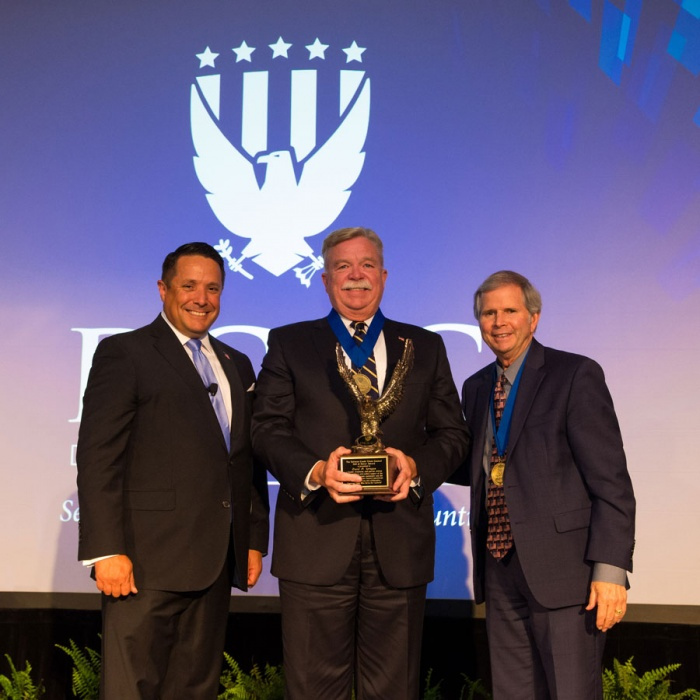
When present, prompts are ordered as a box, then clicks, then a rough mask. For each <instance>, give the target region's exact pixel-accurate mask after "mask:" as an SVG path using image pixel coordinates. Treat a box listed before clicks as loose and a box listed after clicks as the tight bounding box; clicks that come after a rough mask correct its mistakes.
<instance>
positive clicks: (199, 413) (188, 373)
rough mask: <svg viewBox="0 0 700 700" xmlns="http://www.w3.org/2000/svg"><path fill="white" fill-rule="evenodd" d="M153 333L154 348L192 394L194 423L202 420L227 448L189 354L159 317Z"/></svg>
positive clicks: (204, 388) (155, 322) (207, 395)
mask: <svg viewBox="0 0 700 700" xmlns="http://www.w3.org/2000/svg"><path fill="white" fill-rule="evenodd" d="M151 329H152V332H153V339H154V347H155V349H156V351H157V352H158V353H160V355H161V356H162V357H163V359H164V360H165V361H166V362H167V363H168V364H170V365H171V366H172V367H173V369H174V370H175V371H176V372H177V374H178V375H179V376H180V378H181V379H182V381H183V382H184V383H185V384H186V385H187V386H188V388H189V389H190V390H191V392H192V412H191V413H192V420H193V422H195V421H198V420H202V421H204V423H205V424H206V429H208V430H214V431H215V433H216V434H217V435H219V436H220V437H221V444H222V445H223V446H225V444H226V443H225V442H224V436H223V435H222V433H221V427H220V426H219V421H218V420H217V418H216V412H215V411H214V407H213V406H212V405H211V399H210V398H209V394H208V393H207V390H206V387H205V386H204V384H203V382H202V378H201V377H200V376H199V372H197V369H196V368H195V366H194V363H193V362H192V360H191V359H190V357H189V355H188V354H187V350H185V348H184V347H182V344H181V343H180V341H179V340H178V338H177V336H176V335H175V334H174V333H173V331H172V330H171V328H170V326H168V324H167V323H166V322H165V321H164V320H163V318H162V317H161V316H158V318H156V320H155V321H154V322H153V323H152V324H151Z"/></svg>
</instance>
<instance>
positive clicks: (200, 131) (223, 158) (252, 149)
mask: <svg viewBox="0 0 700 700" xmlns="http://www.w3.org/2000/svg"><path fill="white" fill-rule="evenodd" d="M279 41H281V38H280V40H279ZM279 41H278V44H279ZM317 42H318V40H317ZM244 43H245V42H244ZM353 44H354V42H353ZM287 46H290V45H287ZM246 48H248V47H246ZM271 48H274V45H271ZM253 50H254V49H253ZM234 51H235V49H234ZM251 51H252V50H251V49H250V48H248V56H250V52H251ZM348 55H349V54H348ZM246 60H250V58H248V59H246ZM211 63H213V61H211ZM295 73H297V74H299V75H297V76H295V75H294V74H295ZM246 80H247V82H246ZM339 83H340V85H339V87H340V89H339V93H340V100H339V102H340V110H339V112H340V123H339V124H338V126H337V128H336V129H335V131H334V132H333V133H332V134H331V136H330V137H329V138H328V139H327V140H326V141H325V143H323V144H320V145H318V146H317V145H316V134H315V125H316V114H315V111H316V104H315V101H316V91H315V88H316V71H315V70H314V71H309V70H304V71H291V99H292V109H291V112H292V119H291V124H290V141H291V144H290V148H289V149H288V150H273V151H267V124H266V122H267V112H268V94H267V93H268V80H267V74H266V72H263V71H256V72H250V73H247V74H245V73H244V74H243V86H244V89H243V100H242V104H241V110H242V120H241V123H242V129H241V131H242V133H241V148H240V149H239V148H236V146H234V145H233V144H232V143H231V141H230V140H229V139H228V138H227V137H226V136H225V135H224V133H223V131H222V129H221V126H220V123H219V107H220V105H219V99H220V76H219V75H208V76H202V77H200V78H198V79H197V81H196V83H194V84H193V85H192V87H191V97H190V109H191V125H192V140H193V143H194V149H195V152H196V154H197V155H196V156H195V157H194V167H195V171H196V174H197V177H198V178H199V181H200V183H201V184H202V187H203V188H204V189H205V190H206V192H207V195H206V197H207V200H208V202H209V205H210V207H211V209H212V211H213V212H214V214H215V215H216V217H217V218H218V219H219V221H220V222H221V224H223V226H225V227H226V229H228V231H230V232H231V233H232V234H233V235H235V236H239V237H241V238H246V239H248V240H249V242H248V244H247V245H246V246H245V247H244V248H243V250H242V252H241V254H240V256H239V257H238V258H234V257H233V256H232V252H233V248H232V246H231V245H230V243H229V241H228V240H224V239H221V240H220V241H219V244H218V245H217V246H215V247H216V248H217V250H219V252H220V253H221V254H222V256H223V257H224V258H225V259H226V260H227V262H228V264H229V267H230V268H231V269H232V270H235V271H237V272H240V273H242V274H244V275H245V276H247V277H249V278H252V275H250V273H248V272H247V271H246V270H244V269H243V267H242V266H241V263H242V262H243V260H244V259H250V260H252V261H254V262H255V263H256V264H258V265H260V266H261V267H262V268H264V269H265V270H267V271H268V272H270V273H272V274H273V275H276V276H279V275H281V274H282V273H284V272H286V271H287V270H289V269H291V268H292V267H294V266H295V265H297V266H298V265H299V263H301V262H302V261H304V260H305V259H307V258H308V259H309V260H308V263H307V265H306V266H304V267H297V268H296V269H295V272H296V275H297V277H298V278H299V279H300V280H301V282H302V284H304V285H305V286H307V287H308V286H309V284H310V279H311V277H312V276H313V274H314V273H315V272H316V271H317V270H319V269H321V268H322V267H323V260H322V258H321V257H320V256H316V255H314V252H313V250H312V248H311V247H310V246H309V244H308V243H307V242H306V240H305V239H306V238H308V237H309V236H314V235H316V234H319V233H321V232H322V231H324V230H325V229H326V228H327V227H328V226H330V225H331V224H332V223H333V221H335V219H336V218H337V217H338V215H339V214H340V213H341V211H342V210H343V208H344V207H345V205H346V203H347V201H348V198H349V197H350V192H351V190H350V188H351V187H352V186H353V184H354V183H355V181H356V180H357V178H358V176H359V174H360V172H361V171H362V166H363V164H364V159H365V154H364V152H363V150H362V149H363V147H364V143H365V139H366V136H367V128H368V124H369V107H370V81H369V78H367V77H366V76H365V73H364V71H358V70H341V71H340V75H339ZM309 85H311V87H312V89H311V90H309ZM307 102H310V103H311V104H306V103H307ZM310 110H311V111H310ZM256 163H257V164H263V172H262V173H260V168H258V174H257V175H256V168H255V164H256Z"/></svg>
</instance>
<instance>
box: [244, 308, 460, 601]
mask: <svg viewBox="0 0 700 700" xmlns="http://www.w3.org/2000/svg"><path fill="white" fill-rule="evenodd" d="M384 338H385V341H386V349H387V360H388V367H387V377H390V376H391V373H392V371H393V368H394V367H395V365H396V363H397V361H398V360H399V359H400V357H401V353H402V352H403V347H404V346H403V340H402V339H403V338H411V339H412V340H413V344H414V348H415V362H414V366H413V369H412V370H411V372H410V373H409V374H408V377H407V379H406V384H405V391H404V396H403V400H402V401H401V403H400V404H399V406H398V408H397V409H396V410H395V411H394V413H393V414H392V415H391V416H390V417H388V418H387V419H386V420H385V421H384V422H383V423H382V425H381V430H382V431H383V435H382V440H383V442H384V444H385V445H386V446H387V447H395V448H398V449H400V450H403V452H405V453H406V454H407V455H409V456H411V457H413V458H414V459H415V461H416V464H417V466H418V473H419V475H420V477H421V480H422V484H423V486H424V487H425V490H426V494H427V495H426V497H425V498H424V500H423V501H422V503H421V504H420V506H419V507H416V506H415V505H414V504H413V503H412V501H411V500H410V499H406V500H403V501H400V502H397V503H384V502H380V501H375V500H370V502H369V503H368V504H367V505H368V507H369V508H371V510H372V519H373V531H374V538H375V544H376V550H377V556H378V557H379V563H380V566H381V570H382V572H383V574H384V576H385V577H386V580H387V582H388V583H389V584H390V585H391V586H396V587H407V586H417V585H421V584H425V583H428V582H429V581H431V580H432V578H433V567H434V553H435V528H434V525H433V497H432V493H433V491H434V490H435V489H437V488H438V487H439V486H440V484H442V483H443V482H444V481H445V480H446V479H447V477H448V476H449V475H450V474H451V473H452V471H453V470H454V469H456V467H457V466H458V465H459V463H460V462H461V461H462V460H463V459H464V458H465V456H466V453H467V449H468V445H469V433H468V431H467V428H466V426H465V424H464V420H463V418H462V415H461V411H460V407H459V396H458V394H457V390H456V387H455V385H454V381H453V379H452V374H451V372H450V367H449V364H448V361H447V356H446V353H445V347H444V344H443V342H442V338H440V336H439V335H437V334H436V333H432V332H429V331H426V330H424V329H422V328H419V327H417V326H411V325H406V324H402V323H397V322H395V321H390V320H387V321H386V322H385V324H384ZM336 342H337V341H336V337H335V335H334V333H333V331H332V330H331V328H330V325H329V323H328V321H327V319H325V318H323V319H319V320H317V321H308V322H303V323H297V324H293V325H289V326H285V327H282V328H277V329H273V330H272V331H271V332H270V336H269V350H268V353H267V355H266V356H265V358H264V360H263V365H262V370H261V372H260V374H259V376H258V382H257V385H256V391H255V394H256V396H255V406H254V414H253V449H254V452H255V456H256V458H257V459H259V460H260V461H261V462H263V463H264V464H265V465H266V466H267V468H268V469H269V471H270V472H271V473H272V474H273V475H274V476H275V477H276V478H277V479H278V481H279V482H280V486H281V490H280V494H279V497H278V499H277V507H276V511H275V531H274V546H273V553H272V568H271V570H272V573H273V574H274V575H275V576H277V577H278V578H281V579H287V580H292V581H297V582H302V583H309V584H314V585H330V584H333V583H335V582H336V581H338V580H339V579H340V578H341V576H342V575H343V574H344V573H345V571H346V569H347V567H348V564H349V562H350V558H351V556H352V553H353V551H354V549H355V543H356V540H357V536H358V532H359V527H360V517H361V509H362V506H361V503H360V502H357V503H348V504H338V503H336V502H335V501H333V500H332V499H331V498H330V496H329V495H328V493H327V491H326V490H325V489H319V490H317V491H314V492H312V493H311V494H310V495H309V496H308V497H307V498H306V499H304V500H303V501H302V498H301V496H302V491H303V488H304V479H305V477H306V475H307V474H308V472H309V470H310V469H311V467H312V466H313V465H314V464H315V463H316V462H317V461H318V460H325V459H327V458H328V456H329V454H330V453H331V452H332V451H333V450H335V449H336V448H337V447H339V446H341V445H342V446H345V447H351V446H352V445H353V443H354V442H355V439H356V438H358V437H359V436H360V420H359V415H358V411H357V408H356V406H355V402H354V399H353V398H352V396H351V395H350V392H349V391H348V389H347V387H346V386H345V384H344V382H343V380H342V378H341V377H340V374H339V372H338V366H337V360H336V354H335V347H336ZM366 498H370V499H371V497H366Z"/></svg>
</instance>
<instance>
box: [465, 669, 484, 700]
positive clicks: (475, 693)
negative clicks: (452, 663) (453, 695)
mask: <svg viewBox="0 0 700 700" xmlns="http://www.w3.org/2000/svg"><path fill="white" fill-rule="evenodd" d="M462 680H463V681H464V685H463V686H462V690H461V692H460V694H459V700H476V698H484V700H491V699H492V696H491V693H489V691H488V690H487V689H486V686H484V684H483V682H482V681H481V679H479V680H475V681H473V680H472V679H471V678H469V676H466V675H465V674H462ZM465 693H466V695H465Z"/></svg>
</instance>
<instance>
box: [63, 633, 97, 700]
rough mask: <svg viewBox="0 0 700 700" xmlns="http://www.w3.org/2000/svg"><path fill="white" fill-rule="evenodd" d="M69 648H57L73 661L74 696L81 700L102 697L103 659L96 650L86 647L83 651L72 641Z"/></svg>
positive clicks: (72, 682) (72, 687)
mask: <svg viewBox="0 0 700 700" xmlns="http://www.w3.org/2000/svg"><path fill="white" fill-rule="evenodd" d="M69 644H70V646H69V647H65V646H62V645H61V644H57V645H56V646H57V647H58V648H59V649H60V650H61V651H64V652H65V653H66V654H68V656H70V658H71V660H72V661H73V670H72V672H71V690H72V691H73V696H74V697H76V698H81V700H97V698H99V697H100V666H101V665H102V657H101V656H100V653H99V652H97V651H95V650H94V649H90V648H89V647H86V648H85V650H84V651H83V650H82V649H78V645H77V644H76V643H75V642H74V641H73V640H72V639H71V640H69Z"/></svg>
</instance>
